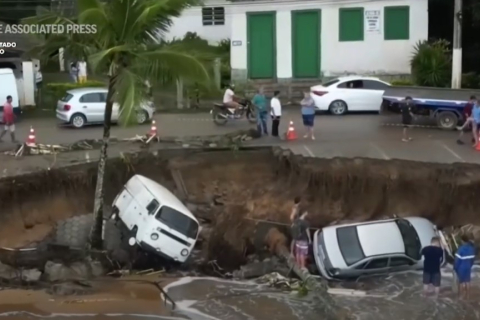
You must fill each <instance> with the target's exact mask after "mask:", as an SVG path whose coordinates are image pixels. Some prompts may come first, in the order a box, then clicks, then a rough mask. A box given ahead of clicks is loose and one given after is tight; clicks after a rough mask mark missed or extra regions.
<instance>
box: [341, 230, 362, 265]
mask: <svg viewBox="0 0 480 320" xmlns="http://www.w3.org/2000/svg"><path fill="white" fill-rule="evenodd" d="M337 239H338V246H339V247H340V251H341V252H342V256H343V259H344V260H345V263H346V264H347V266H351V265H352V264H354V263H357V262H358V261H360V260H363V259H365V254H364V253H363V250H362V246H361V245H360V240H359V239H358V233H357V227H343V228H338V229H337Z"/></svg>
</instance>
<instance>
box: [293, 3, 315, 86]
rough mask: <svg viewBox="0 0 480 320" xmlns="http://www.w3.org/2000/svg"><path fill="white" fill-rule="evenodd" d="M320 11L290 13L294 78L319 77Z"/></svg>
mask: <svg viewBox="0 0 480 320" xmlns="http://www.w3.org/2000/svg"><path fill="white" fill-rule="evenodd" d="M320 19H321V16H320V11H319V10H315V11H292V58H293V77H294V78H297V79H298V78H318V77H319V75H320V25H321V24H320Z"/></svg>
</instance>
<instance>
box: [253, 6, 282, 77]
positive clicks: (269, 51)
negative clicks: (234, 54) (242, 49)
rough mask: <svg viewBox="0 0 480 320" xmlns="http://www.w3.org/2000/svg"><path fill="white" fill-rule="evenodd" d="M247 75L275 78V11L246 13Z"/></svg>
mask: <svg viewBox="0 0 480 320" xmlns="http://www.w3.org/2000/svg"><path fill="white" fill-rule="evenodd" d="M247 15H248V16H247V19H248V20H247V29H248V30H247V37H248V40H247V41H248V44H247V46H248V49H247V50H248V77H249V78H250V79H272V78H275V69H276V59H275V13H273V12H259V13H247Z"/></svg>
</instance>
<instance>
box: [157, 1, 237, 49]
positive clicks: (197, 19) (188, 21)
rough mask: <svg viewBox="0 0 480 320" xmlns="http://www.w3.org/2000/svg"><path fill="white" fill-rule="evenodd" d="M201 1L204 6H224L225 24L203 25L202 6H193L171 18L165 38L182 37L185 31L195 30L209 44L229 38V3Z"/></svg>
mask: <svg viewBox="0 0 480 320" xmlns="http://www.w3.org/2000/svg"><path fill="white" fill-rule="evenodd" d="M203 3H204V6H206V7H224V8H225V25H217V26H204V25H203V23H202V7H194V8H190V9H187V10H184V11H183V13H182V15H181V16H180V17H178V18H174V19H173V25H172V26H171V27H170V30H169V32H168V33H167V34H165V39H166V40H172V39H173V38H177V39H178V38H183V36H184V35H185V34H186V33H187V32H196V33H197V34H198V35H199V36H200V37H202V38H203V39H205V40H208V42H210V43H211V44H216V43H218V42H219V41H220V40H223V39H227V38H230V30H231V19H230V16H229V14H228V7H229V6H230V3H229V2H228V3H227V1H224V0H206V1H204V2H203Z"/></svg>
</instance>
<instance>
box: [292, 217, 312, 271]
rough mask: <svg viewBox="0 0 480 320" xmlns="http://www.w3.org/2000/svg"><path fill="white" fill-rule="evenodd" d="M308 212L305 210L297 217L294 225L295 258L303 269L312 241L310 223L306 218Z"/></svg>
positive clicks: (305, 265)
mask: <svg viewBox="0 0 480 320" xmlns="http://www.w3.org/2000/svg"><path fill="white" fill-rule="evenodd" d="M307 215H308V212H307V211H305V212H303V213H302V214H301V215H300V216H299V217H298V218H296V219H295V221H294V222H293V225H292V238H293V239H294V240H295V260H296V263H297V265H298V266H299V267H300V268H301V269H306V267H307V258H308V248H309V245H310V244H311V243H312V239H311V236H310V230H309V228H310V225H309V223H308V221H307V220H305V218H306V217H307Z"/></svg>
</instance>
